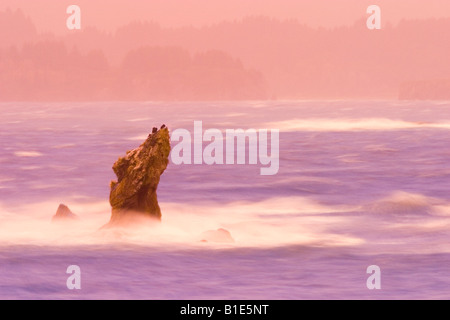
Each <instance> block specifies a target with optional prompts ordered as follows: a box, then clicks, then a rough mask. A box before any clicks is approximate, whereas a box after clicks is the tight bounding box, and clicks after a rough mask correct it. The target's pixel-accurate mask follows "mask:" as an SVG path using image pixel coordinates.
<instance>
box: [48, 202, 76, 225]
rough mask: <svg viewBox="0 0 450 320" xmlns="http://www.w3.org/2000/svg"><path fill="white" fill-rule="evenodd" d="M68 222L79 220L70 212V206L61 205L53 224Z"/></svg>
mask: <svg viewBox="0 0 450 320" xmlns="http://www.w3.org/2000/svg"><path fill="white" fill-rule="evenodd" d="M67 220H78V216H77V215H76V214H74V213H73V212H72V211H70V209H69V207H68V206H66V205H65V204H60V205H59V207H58V210H57V211H56V214H55V215H54V216H53V218H52V222H56V221H67Z"/></svg>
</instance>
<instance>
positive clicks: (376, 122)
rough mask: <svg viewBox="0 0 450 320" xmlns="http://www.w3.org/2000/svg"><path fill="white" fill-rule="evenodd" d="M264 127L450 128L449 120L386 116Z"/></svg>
mask: <svg viewBox="0 0 450 320" xmlns="http://www.w3.org/2000/svg"><path fill="white" fill-rule="evenodd" d="M264 126H265V127H266V128H278V129H279V130H280V131H282V132H293V131H388V130H403V129H444V130H450V123H449V122H442V123H439V122H411V121H404V120H392V119H387V118H370V119H330V118H315V119H292V120H284V121H274V122H267V123H265V124H264Z"/></svg>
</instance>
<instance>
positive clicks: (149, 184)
mask: <svg viewBox="0 0 450 320" xmlns="http://www.w3.org/2000/svg"><path fill="white" fill-rule="evenodd" d="M169 153H170V137H169V130H168V128H167V127H165V126H164V127H161V130H158V129H157V128H153V130H152V133H151V134H150V135H149V136H148V138H147V140H146V141H144V143H142V144H141V145H140V146H139V147H138V148H136V149H134V150H131V151H128V152H127V154H126V156H125V157H122V158H119V159H118V160H117V161H116V163H114V166H113V170H114V173H115V174H116V176H117V181H111V185H110V187H111V193H110V197H109V202H110V204H111V207H112V214H111V221H110V224H115V223H117V222H123V221H129V218H134V217H150V218H156V219H158V220H160V219H161V209H160V207H159V205H158V199H157V196H156V189H157V187H158V184H159V180H160V176H161V174H162V173H163V172H164V170H165V169H166V167H167V165H168V163H169Z"/></svg>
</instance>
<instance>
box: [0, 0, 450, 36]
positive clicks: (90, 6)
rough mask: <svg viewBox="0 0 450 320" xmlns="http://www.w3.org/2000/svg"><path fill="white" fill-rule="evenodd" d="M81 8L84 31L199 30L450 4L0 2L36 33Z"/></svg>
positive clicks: (323, 21)
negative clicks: (244, 21)
mask: <svg viewBox="0 0 450 320" xmlns="http://www.w3.org/2000/svg"><path fill="white" fill-rule="evenodd" d="M70 4H77V5H79V6H80V7H81V9H82V27H88V26H96V27H97V28H100V29H103V30H114V29H116V28H117V27H118V26H120V25H123V24H126V23H128V22H130V21H132V20H153V21H156V22H159V23H160V24H161V25H163V26H168V27H173V26H183V25H195V26H201V25H205V24H211V23H215V22H220V21H223V20H233V19H240V18H242V17H244V16H248V15H265V16H271V17H275V18H279V19H285V18H297V19H298V20H299V21H302V22H305V23H307V24H308V25H311V26H336V25H343V24H352V23H353V22H354V21H355V20H358V19H360V18H362V17H365V16H367V14H366V12H365V11H366V8H367V7H368V6H369V5H370V4H378V5H379V6H380V7H381V9H382V19H383V22H384V23H385V22H387V21H389V22H392V23H396V22H398V21H399V20H401V19H411V18H430V17H436V18H438V17H450V1H449V0H145V1H144V0H132V1H130V0H71V1H66V0H39V1H36V0H2V1H1V3H0V10H3V9H5V8H7V7H10V8H12V9H15V8H21V9H22V10H23V11H24V12H25V13H26V14H27V15H29V16H30V17H31V18H32V20H33V21H34V22H35V24H36V26H37V28H38V30H39V31H51V32H54V33H60V32H65V31H67V29H66V28H65V20H66V17H67V14H66V12H65V11H66V8H67V6H68V5H70Z"/></svg>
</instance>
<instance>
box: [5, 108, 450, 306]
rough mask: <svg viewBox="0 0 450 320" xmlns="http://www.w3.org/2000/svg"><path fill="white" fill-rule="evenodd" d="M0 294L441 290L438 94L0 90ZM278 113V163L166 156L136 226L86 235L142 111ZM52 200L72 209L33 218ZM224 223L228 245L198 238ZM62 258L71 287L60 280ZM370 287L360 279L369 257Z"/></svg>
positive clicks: (99, 218) (405, 293)
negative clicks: (29, 98) (7, 98)
mask: <svg viewBox="0 0 450 320" xmlns="http://www.w3.org/2000/svg"><path fill="white" fill-rule="evenodd" d="M0 114H1V118H0V128H1V129H0V168H1V170H0V268H1V269H0V272H1V274H0V298H44V299H45V298H81V299H83V298H140V299H141V298H156V299H157V298H168V299H172V298H173V299H185V298H186V299H188V298H199V299H208V298H223V299H227V298H230V299H232V298H234V299H240V298H242V299H247V298H248V299H302V298H447V299H448V298H449V296H450V294H449V291H450V290H449V289H448V288H449V287H450V286H449V284H450V278H449V277H448V276H447V270H448V267H449V261H450V255H449V253H450V250H449V246H448V243H449V237H450V232H449V226H450V223H449V222H450V220H449V216H450V195H449V194H448V192H447V190H449V187H450V185H449V183H450V182H449V181H450V179H449V175H450V164H449V161H448V159H449V155H450V149H449V147H448V146H449V145H450V144H449V143H450V135H449V134H448V133H449V130H450V103H444V102H420V103H419V102H411V103H410V102H396V101H395V102H393V101H375V102H367V101H353V102H348V101H324V102H317V101H300V102H299V101H281V102H227V103H206V102H205V103H187V102H186V103H153V102H148V103H136V102H132V103H117V102H114V103H107V102H105V103H84V104H79V103H77V104H73V103H65V104H58V103H52V104H42V103H39V104H32V103H26V104H25V103H8V104H6V103H3V104H0ZM194 120H201V121H203V128H204V129H208V128H218V129H223V130H224V129H227V128H230V129H235V128H243V129H247V128H254V129H263V128H268V129H270V128H278V129H280V130H281V133H280V170H279V173H278V174H277V175H275V176H261V175H259V168H260V166H258V165H257V166H254V165H244V166H239V165H234V166H225V165H223V166H220V165H214V166H207V165H180V166H176V165H173V164H169V167H168V169H167V170H166V172H165V173H164V175H163V176H162V179H161V183H160V186H159V189H158V198H159V201H160V205H161V208H162V211H163V222H162V224H161V225H160V226H156V227H155V228H152V229H150V230H147V229H145V230H136V231H135V232H128V233H124V234H119V235H107V236H105V235H103V234H98V232H97V230H98V228H99V227H100V226H102V225H103V224H104V223H106V222H107V221H108V219H109V205H108V202H107V199H108V196H109V181H110V180H112V179H114V178H115V177H114V174H113V172H112V170H111V167H112V164H113V163H114V162H115V161H116V159H117V158H118V157H119V156H122V155H124V154H125V151H126V150H130V149H132V148H135V147H137V146H138V145H139V144H140V143H141V142H142V140H143V139H145V137H146V136H147V135H148V133H149V132H150V131H151V129H152V127H153V126H158V127H159V126H160V125H161V124H163V123H164V124H166V125H167V126H168V127H169V129H171V130H173V129H176V128H186V129H188V130H192V129H193V121H194ZM59 203H66V204H67V205H69V207H70V208H71V209H72V210H73V211H74V212H76V213H77V214H79V215H80V216H81V218H82V222H81V223H79V224H74V225H71V226H65V227H61V226H53V225H51V224H50V223H49V221H50V218H51V216H52V215H53V214H54V212H55V211H56V208H57V207H58V204H59ZM221 227H222V228H226V229H227V230H229V231H230V232H231V234H232V235H233V237H234V238H235V240H236V242H235V243H234V244H226V245H224V244H212V243H207V244H205V243H201V242H199V240H200V234H201V232H203V231H205V230H210V229H217V228H221ZM71 264H78V265H79V266H80V267H81V269H82V283H83V289H82V290H81V291H79V292H73V291H69V290H67V288H66V286H65V283H66V282H65V280H66V278H67V275H66V274H65V270H66V268H67V266H68V265H71ZM372 264H376V265H379V266H380V267H381V269H382V290H380V291H370V290H368V289H367V288H366V286H365V284H366V279H367V277H368V275H367V274H366V273H365V272H366V268H367V266H369V265H372Z"/></svg>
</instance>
